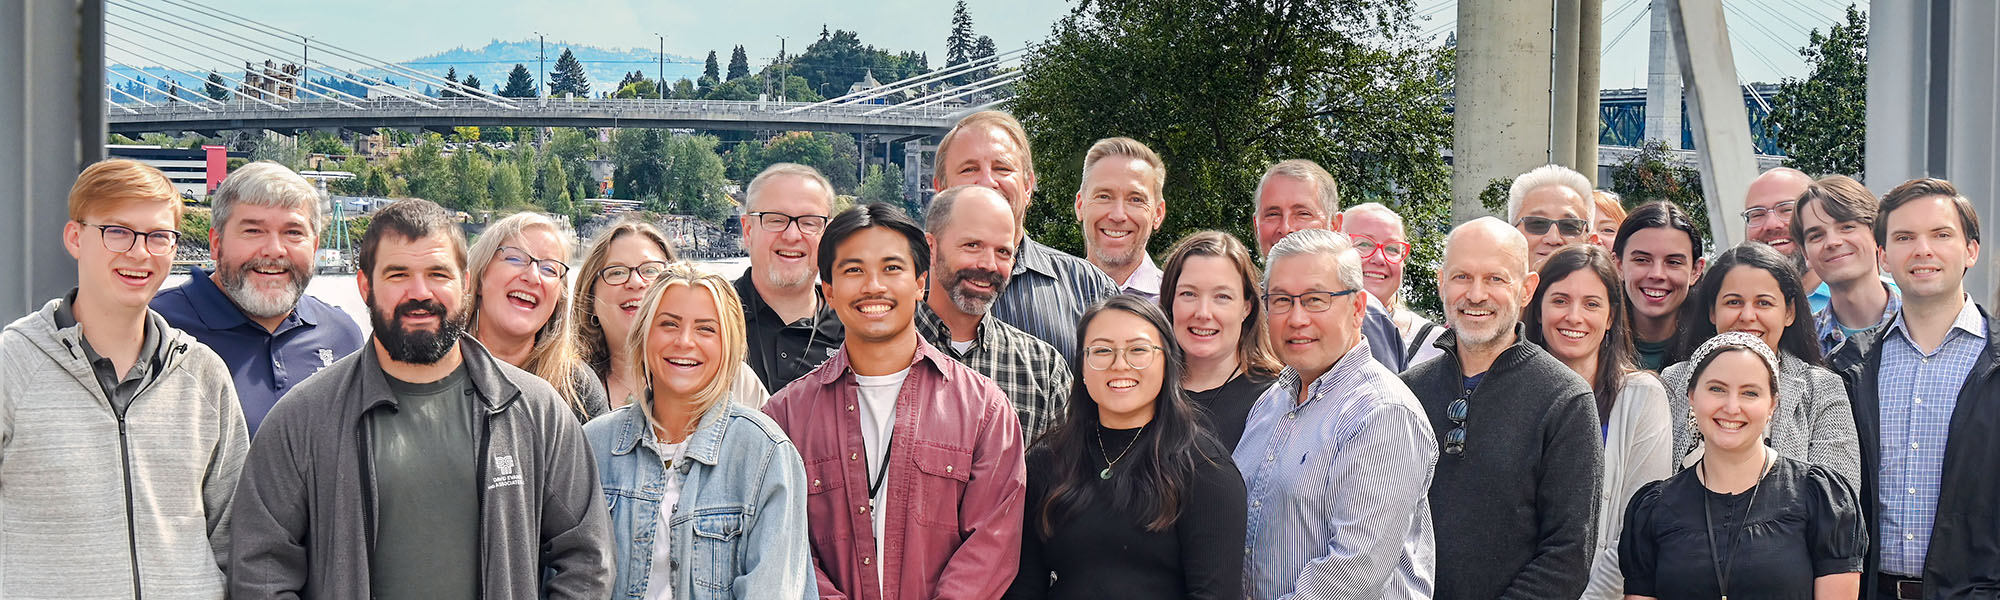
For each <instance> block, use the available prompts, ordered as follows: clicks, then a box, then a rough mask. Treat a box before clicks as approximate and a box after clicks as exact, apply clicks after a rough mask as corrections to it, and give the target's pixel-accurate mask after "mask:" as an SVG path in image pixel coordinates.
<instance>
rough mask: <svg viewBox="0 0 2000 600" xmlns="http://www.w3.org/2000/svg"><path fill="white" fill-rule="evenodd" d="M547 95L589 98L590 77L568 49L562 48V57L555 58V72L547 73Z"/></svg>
mask: <svg viewBox="0 0 2000 600" xmlns="http://www.w3.org/2000/svg"><path fill="white" fill-rule="evenodd" d="M549 95H550V96H557V97H560V96H575V97H582V98H589V97H590V76H589V75H587V74H585V73H584V71H583V63H582V62H580V61H578V60H576V54H574V53H572V52H570V51H569V49H568V48H563V51H562V56H558V57H556V70H555V71H553V72H550V73H549Z"/></svg>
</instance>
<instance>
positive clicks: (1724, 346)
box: [1688, 331, 1778, 391]
mask: <svg viewBox="0 0 2000 600" xmlns="http://www.w3.org/2000/svg"><path fill="white" fill-rule="evenodd" d="M1736 348H1748V349H1749V350H1750V351H1751V352H1753V353H1755V354H1756V355H1757V357H1758V358H1762V359H1764V366H1766V367H1770V368H1771V375H1772V376H1773V377H1775V376H1777V374H1778V355H1777V354H1775V353H1773V352H1771V347H1770V346H1766V345H1764V338H1760V337H1757V336H1754V335H1750V334H1748V333H1743V332H1741V331H1730V332H1725V333H1718V334H1716V335H1715V337H1712V338H1708V341H1706V342H1702V343H1701V347H1699V348H1695V350H1694V358H1692V359H1689V363H1688V364H1691V365H1695V366H1697V367H1699V366H1700V365H1701V362H1702V361H1704V360H1708V357H1709V356H1710V355H1712V354H1715V353H1716V352H1719V351H1724V350H1733V349H1736ZM1773 391H1775V390H1773Z"/></svg>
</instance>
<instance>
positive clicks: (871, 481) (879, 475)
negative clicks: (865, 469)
mask: <svg viewBox="0 0 2000 600" xmlns="http://www.w3.org/2000/svg"><path fill="white" fill-rule="evenodd" d="M895 441H896V434H895V433H893V432H892V433H890V434H889V439H886V440H882V446H883V448H882V464H880V465H876V466H875V474H874V475H872V476H869V478H868V499H869V500H874V499H875V495H876V494H878V493H881V491H882V484H884V483H888V482H889V456H890V454H892V453H894V452H895V451H896V446H895V444H894V443H893V442H895Z"/></svg>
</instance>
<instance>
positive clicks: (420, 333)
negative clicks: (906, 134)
mask: <svg viewBox="0 0 2000 600" xmlns="http://www.w3.org/2000/svg"><path fill="white" fill-rule="evenodd" d="M936 165H937V166H936V175H935V181H934V184H935V186H936V187H937V189H939V190H941V191H940V192H939V193H938V194H937V195H936V197H935V198H934V199H933V200H932V201H931V202H930V204H929V206H928V208H927V209H926V212H925V214H924V215H923V216H922V219H921V221H919V220H918V219H915V218H912V217H911V216H910V215H907V214H905V213H904V212H902V211H901V210H900V209H897V208H894V207H891V206H888V205H880V204H869V205H862V206H856V207H853V208H850V209H847V210H843V211H840V212H838V213H837V214H836V213H835V211H834V210H833V207H834V192H833V188H832V185H831V184H830V183H829V182H828V181H827V180H826V178H824V177H822V176H821V175H820V174H819V173H817V172H816V171H814V170H813V169H811V168H809V167H804V166H800V165H794V164H778V165H773V166H771V167H770V168H768V169H766V170H765V171H763V172H762V173H760V174H759V175H757V176H756V178H755V179H753V180H752V181H750V182H749V184H748V185H747V186H746V187H745V192H744V200H743V202H744V205H743V210H744V211H745V212H744V217H743V237H744V242H745V246H746V247H747V249H748V251H749V262H750V268H749V270H747V271H746V272H744V273H743V274H742V276H741V277H739V278H738V279H736V280H735V281H730V280H727V279H724V278H723V277H721V276H718V275H716V274H713V273H710V272H707V271H704V270H703V269H701V268H699V267H697V266H695V265H693V264H691V263H687V262H683V261H679V260H677V259H676V257H675V252H674V248H673V247H672V245H671V244H670V243H669V240H668V238H667V237H666V236H665V235H663V234H662V233H661V232H660V231H659V230H658V229H656V228H654V227H653V226H651V225H648V224H645V223H643V222H640V221H634V220H626V221H619V222H617V223H614V224H613V225H612V226H610V227H608V228H606V229H605V230H604V231H602V232H600V233H598V234H597V235H596V236H595V237H594V239H592V240H591V241H589V243H588V244H587V245H584V246H583V247H579V244H578V241H577V240H576V239H575V236H574V234H573V232H572V231H571V230H570V229H569V228H568V226H567V225H565V224H564V223H562V222H559V221H556V220H552V219H550V218H547V217H544V216H540V215H535V214H527V213H524V214H517V215H514V216H510V217H507V218H504V219H501V220H499V221H497V222H495V223H492V224H491V225H489V226H487V227H486V228H485V229H484V230H483V231H482V232H481V233H480V234H479V235H478V237H477V239H476V240H475V241H474V242H473V243H471V244H469V245H468V243H467V240H466V237H465V234H464V232H463V230H462V229H461V227H460V225H459V224H458V223H457V222H455V220H454V219H453V218H452V215H451V214H450V213H449V212H447V211H445V210H444V209H442V208H440V207H438V206H437V205H435V204H432V203H430V202H427V201H423V200H404V201H400V202H397V203H395V204H392V205H389V206H387V207H385V208H383V209H381V210H380V211H378V212H376V213H375V214H374V215H373V216H372V218H371V220H370V222H369V224H368V228H367V232H366V234H365V235H364V237H363V240H362V243H361V247H360V252H359V257H358V258H359V267H360V275H359V276H358V278H357V285H358V287H359V291H360V292H361V295H362V297H363V299H364V300H365V303H366V305H367V309H368V315H369V318H370V323H369V324H370V326H371V327H370V330H369V332H368V333H367V334H366V335H364V334H363V331H362V330H361V329H360V328H359V327H358V326H357V325H356V324H355V323H353V322H351V321H350V320H348V318H347V317H346V315H345V314H344V313H342V312H341V311H340V310H339V309H336V308H334V307H331V306H329V305H327V304H326V303H324V302H322V301H320V300H318V299H315V298H313V297H311V296H308V295H305V293H304V291H305V288H306V283H307V282H308V281H309V279H310V278H311V276H312V255H313V250H314V248H315V247H316V246H317V241H318V237H319V236H320V235H321V232H322V229H323V226H324V221H325V217H324V215H323V214H322V213H321V211H320V210H319V209H318V197H317V194H316V193H315V191H314V189H313V188H312V186H310V185H309V184H307V183H306V182H305V180H303V179H301V178H300V177H299V176H298V175H296V174H294V173H292V172H290V171H288V170H286V169H285V168H284V167H282V166H279V165H276V164H272V163H253V164H251V165H248V166H246V167H244V168H242V169H239V170H237V171H236V172H235V173H233V174H231V175H230V176H229V178H228V179H227V180H226V181H225V182H223V184H222V186H221V187H220V188H218V189H217V190H216V194H215V196H214V200H213V207H214V208H213V211H214V214H213V223H214V225H213V229H212V231H211V233H210V234H209V239H208V240H207V243H208V246H209V248H210V250H211V252H212V254H213V255H214V257H215V263H216V267H215V271H214V272H212V273H211V272H206V271H203V270H200V269H195V270H194V271H193V272H192V274H191V276H190V278H189V280H188V281H187V282H186V283H184V284H182V285H180V286H178V287H175V288H172V289H168V290H164V291H161V290H160V287H161V285H162V282H163V280H164V279H165V277H166V276H167V273H168V270H169V268H170V266H171V261H172V257H173V255H174V253H175V251H176V249H177V247H178V246H179V243H180V242H181V240H179V235H180V234H179V233H178V230H177V227H176V225H177V224H178V223H179V222H180V213H181V211H182V210H183V209H182V205H181V202H180V201H179V199H178V198H177V196H176V194H174V192H173V188H172V186H171V184H170V183H169V182H168V181H167V179H166V178H165V177H164V176H163V175H161V174H160V173H159V172H158V171H156V170H153V169H151V168H150V167H146V166H144V165H141V164H139V163H135V162H131V161H123V160H110V161H105V162H102V163H98V164H96V165H92V166H91V167H89V168H87V169H85V170H84V172H83V173H82V174H81V175H80V176H79V177H78V180H77V182H76V185H75V186H74V187H73V188H72V191H71V194H70V198H69V212H70V215H69V216H70V221H69V223H68V224H67V225H66V226H65V229H64V232H63V233H64V242H65V245H66V246H67V247H68V249H69V251H70V253H71V254H72V255H74V256H75V257H76V259H77V272H78V284H77V288H76V289H75V290H73V291H71V292H70V293H69V294H67V295H66V296H65V297H63V298H58V299H55V300H51V301H50V302H49V303H48V304H47V305H46V306H45V307H44V308H43V309H42V310H40V311H38V312H36V313H34V314H30V315H28V316H26V317H23V318H21V319H20V320H18V321H16V322H14V323H13V324H11V325H9V326H7V327H6V329H5V330H4V333H0V593H4V594H5V595H7V596H10V597H16V596H18V597H121V596H130V597H149V598H160V597H189V598H214V597H219V596H225V595H227V596H230V597H245V598H263V597H383V598H443V597H457V598H469V597H561V598H605V597H615V598H635V599H636V598H644V599H655V598H711V597H718V598H727V597H735V598H901V597H938V598H1000V597H1005V598H1024V599H1025V598H1175V597H1180V598H1229V599H1237V598H1257V599H1267V598H1298V599H1304V598H1371V599H1372V598H1450V599H1481V600H1484V599H1492V598H1537V599H1541V598H1662V599H1671V598H1714V597H1729V596H1731V595H1735V596H1737V597H1746V598H1925V599H1938V598H1958V597H1986V596H1985V595H1991V594H1992V593H1993V591H1994V590H1995V589H2000V543H1996V540H2000V529H1996V525H1995V524H1996V523H2000V484H1996V483H1994V482H1995V481H2000V479H1996V478H1992V477H1988V476H1984V475H1985V474H1984V473H1982V472H1981V470H1982V469H1983V467H1985V466H1987V465H1991V464H1995V461H1996V459H2000V439H1996V437H2000V436H1995V435H1994V434H1995V433H1996V432H2000V408H1995V404H1994V401H1993V400H1990V399H1988V398H1987V396H1988V395H1994V394H2000V383H1991V382H1989V379H1990V378H1991V377H1992V376H1993V371H1994V368H1993V367H1994V365H1995V364H1996V359H2000V336H1995V335H1993V333H2000V328H1996V327H1994V326H1993V325H1992V324H1991V323H1990V322H1989V320H1988V319H1989V317H1988V316H1987V314H1986V313H1985V312H1984V310H1983V309H1982V308H1980V306H1979V305H1978V304H1977V303H1975V302H1973V301H1972V300H1971V298H1970V297H1969V296H1968V295H1967V293H1966V292H1965V289H1964V286H1963V279H1964V275H1965V272H1966V270H1967V269H1969V268H1970V267H1971V266H1972V265H1973V264H1974V263H1975V262H1976V260H1977V257H1978V248H1979V241H1978V236H1979V226H1978V217H1977V215H1976V214H1975V212H1974V211H1973V210H1972V207H1971V204H1970V203H1969V202H1968V201H1967V200H1966V199H1965V198H1963V197H1962V196H1960V195H1958V193H1957V191H1956V190H1955V189H1953V188H1952V187H1951V184H1949V183H1948V182H1945V181H1942V180H1935V179H1922V180H1916V181H1911V182H1909V183H1906V184H1904V185H1902V186H1899V187H1897V188H1896V189H1894V190H1892V191H1890V192H1889V193H1888V194H1886V195H1884V196H1882V197H1880V198H1879V199H1878V198H1877V197H1876V196H1874V195H1873V194H1871V193H1870V192H1869V191H1868V190H1867V189H1866V188H1865V187H1862V186H1861V185H1860V184H1858V183H1856V182H1854V181H1853V180H1851V179H1848V178H1845V177H1839V176H1832V177H1825V178H1821V179H1817V180H1815V179H1812V178H1809V177H1807V176H1805V175H1804V174H1803V173H1799V172H1797V171H1793V170H1789V169H1777V170H1773V171H1770V172H1767V173H1765V174H1764V175H1763V176H1761V177H1760V178H1759V179H1758V180H1757V182H1756V184H1755V185H1753V186H1752V187H1751V192H1750V197H1749V198H1747V201H1746V205H1747V206H1748V207H1749V208H1748V210H1746V211H1745V212H1744V213H1743V214H1742V215H1741V217H1742V218H1743V219H1745V222H1746V224H1747V225H1748V228H1749V230H1750V232H1751V237H1752V238H1753V241H1749V242H1745V243H1744V244H1742V245H1739V246H1735V247H1731V248H1723V249H1719V252H1715V253H1714V254H1713V256H1712V257H1710V256H1709V253H1708V248H1707V246H1708V243H1707V241H1706V238H1705V236H1704V234H1703V232H1702V231H1700V230H1698V229H1696V228H1695V226H1694V225H1693V223H1692V221H1691V220H1690V219H1689V218H1688V215H1687V214H1685V213H1684V212H1682V210H1681V209H1680V208H1678V207H1676V206H1675V205H1672V204H1667V203H1659V202H1655V203H1649V204H1644V205H1641V206H1637V207H1635V208H1633V209H1632V210H1631V211H1630V213H1629V214H1627V213H1626V212H1625V206H1624V205H1623V203H1622V202H1621V201H1620V199H1618V198H1616V197H1615V196H1613V195H1611V194H1609V193H1608V192H1603V191H1596V190H1592V189H1591V184H1590V181H1589V179H1588V178H1586V177H1584V176H1583V175H1581V174H1578V173H1575V172H1573V171H1570V170H1568V169H1565V168H1562V167H1560V166H1554V165H1551V166H1546V167H1542V168H1539V169H1536V170H1534V171H1531V172H1529V173H1526V174H1523V175H1522V176H1521V177H1519V178H1516V179H1515V181H1514V183H1513V187H1512V189H1511V190H1510V194H1509V204H1508V208H1507V214H1506V215H1505V217H1506V218H1505V220H1502V219H1498V218H1492V217H1487V218H1481V219H1476V220H1473V221H1470V222H1467V223H1464V224H1462V225H1459V226H1458V227H1456V228H1455V229H1453V230H1452V231H1451V232H1450V234H1449V237H1448V238H1447V239H1446V242H1445V252H1444V256H1443V259H1442V262H1441V264H1440V265H1438V269H1437V272H1438V281H1437V289H1438V290H1439V294H1440V298H1439V300H1440V304H1441V305H1442V307H1443V314H1442V315H1441V320H1442V321H1443V322H1442V323H1437V322H1433V321H1431V320H1430V319H1427V318H1425V317H1424V316H1423V315H1420V314H1418V313H1417V312H1415V311H1413V310H1412V309H1411V308H1410V306H1409V305H1410V304H1411V303H1410V302H1409V301H1408V300H1409V299H1408V298H1407V297H1406V291H1405V290H1406V289H1407V287H1406V286H1405V285H1404V281H1403V279H1404V266H1405V263H1406V262H1407V261H1408V260H1410V257H1411V245H1410V238H1409V232H1408V231H1406V229H1405V227H1404V224H1403V221H1402V217H1401V216H1400V215H1398V214H1397V213H1396V212H1395V211H1394V210H1392V209H1391V208H1389V207H1386V206H1383V205H1381V204H1377V203H1361V204H1356V205H1353V206H1350V207H1347V208H1346V209H1345V210H1341V209H1340V205H1341V202H1340V198H1339V193H1338V189H1337V186H1336V184H1335V182H1334V179H1333V177H1332V176H1331V175H1329V174H1328V173H1327V171H1326V170H1325V169H1323V168H1321V167H1320V166H1319V165H1317V164H1314V163H1312V162H1310V161H1305V160H1287V161H1283V162H1279V163H1277V164H1275V165H1272V166H1271V167H1270V168H1269V169H1268V170H1267V171H1266V173H1265V174H1264V176H1263V178H1262V179H1261V180H1260V182H1259V184H1258V186H1257V188H1256V189H1255V190H1246V192H1249V193H1251V194H1252V198H1253V200H1252V201H1253V202H1254V206H1255V209H1254V211H1253V212H1252V213H1251V219H1252V221H1251V223H1250V225H1251V229H1253V230H1254V231H1255V234H1256V235H1255V238H1256V239H1255V240H1254V241H1255V247H1254V254H1253V250H1252V247H1251V246H1250V245H1249V244H1246V243H1245V242H1244V241H1242V240H1239V239H1237V238H1236V237H1234V236H1232V235H1230V234H1228V233H1225V232H1221V231H1201V232H1196V233H1193V234H1190V235H1188V236H1186V237H1185V238H1183V239H1181V240H1178V241H1177V242H1176V243H1174V244H1172V245H1171V249H1170V250H1169V251H1168V252H1167V253H1166V254H1165V255H1164V259H1163V260H1162V261H1161V262H1160V263H1158V264H1156V263H1155V262H1154V261H1153V258H1152V256H1151V255H1150V254H1149V253H1148V251H1147V247H1148V244H1149V242H1150V241H1151V239H1150V238H1151V236H1152V234H1153V233H1154V232H1155V231H1156V230H1158V228H1159V226H1160V224H1161V223H1162V221H1163V220H1164V219H1165V217H1166V214H1167V211H1168V210H1169V202H1168V201H1167V194H1166V192H1165V190H1163V188H1164V187H1165V185H1164V184H1165V181H1166V165H1165V164H1164V162H1163V161H1162V159H1161V157H1160V156H1159V155H1157V154H1156V153H1155V152H1153V151H1152V150H1151V149H1149V148H1147V147H1146V146H1145V145H1144V144H1142V143H1140V142H1138V141H1136V140H1132V139H1128V138H1109V139H1105V140H1101V141H1099V142H1098V143H1097V144H1096V145H1094V146H1093V147H1092V148H1091V149H1090V150H1089V152H1088V153H1087V155H1086V156H1085V157H1084V162H1083V181H1082V184H1081V185H1080V186H1079V189H1078V190H1077V192H1076V195H1075V215H1076V218H1077V221H1078V224H1079V225H1080V227H1081V230H1082V233H1083V237H1084V241H1085V248H1086V253H1085V256H1083V257H1075V256H1071V255H1068V254H1065V253H1063V252H1060V251H1057V250H1054V249H1052V248H1049V247H1047V246H1044V245H1042V244H1039V243H1037V242H1035V241H1034V240H1033V239H1031V238H1029V237H1028V236H1027V235H1026V229H1027V228H1026V227H1025V224H1024V223H1023V217H1024V215H1025V213H1026V211H1027V208H1028V206H1029V204H1030V202H1031V199H1032V193H1033V192H1034V191H1035V189H1036V179H1035V172H1034V161H1033V157H1032V153H1031V150H1030V145H1029V141H1028V136H1027V134H1026V132H1025V131H1024V130H1023V128H1022V126H1021V124H1020V123H1019V122H1018V121H1016V120H1015V119H1014V118H1013V117H1011V116H1009V115H1007V114H1005V113H1002V112H997V111H987V112H980V113H976V114H973V115H971V116H968V117H967V118H965V119H964V120H963V121H961V122H960V123H959V124H958V125H957V126H956V127H955V128H953V129H952V130H951V131H950V132H949V133H948V134H946V135H945V136H944V138H943V139H942V140H941V141H940V143H939V145H938V150H937V160H936ZM468 246H469V247H468ZM576 257H580V259H578V260H572V259H573V258H576ZM1260 263H1261V266H1260ZM572 264H574V265H575V268H574V269H572V266H571V265H572ZM1885 273H1886V275H1885ZM1592 424H1596V425H1597V426H1598V436H1596V437H1592V436H1590V435H1589V434H1590V431H1589V430H1590V425H1592ZM1293 456H1297V457H1298V458H1296V459H1294V458H1292V457H1293ZM1238 548H1241V550H1240V552H1239V550H1238Z"/></svg>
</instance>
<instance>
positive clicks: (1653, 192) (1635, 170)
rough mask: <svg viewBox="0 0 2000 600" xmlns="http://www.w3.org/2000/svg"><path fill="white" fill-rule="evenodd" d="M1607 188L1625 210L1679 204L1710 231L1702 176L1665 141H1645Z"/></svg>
mask: <svg viewBox="0 0 2000 600" xmlns="http://www.w3.org/2000/svg"><path fill="white" fill-rule="evenodd" d="M1610 188H1611V191H1614V192H1618V196H1619V197H1620V198H1623V199H1624V201H1625V206H1626V207H1627V208H1631V207H1636V206H1639V205H1641V204H1645V203H1647V202H1652V201H1655V200H1665V201H1668V202H1672V203H1674V204H1678V205H1680V207H1681V209H1682V210H1685V211H1687V214H1688V219H1689V220H1692V221H1694V227H1695V231H1700V232H1703V233H1706V232H1708V231H1711V230H1710V229H1709V215H1708V203H1707V202H1706V201H1705V200H1703V199H1702V196H1701V173H1699V172H1697V171H1695V170H1694V169H1693V168H1690V167H1689V166H1687V165H1685V164H1682V163H1681V162H1680V161H1679V159H1678V157H1677V156H1676V155H1675V154H1674V153H1673V152H1672V151H1670V150H1668V149H1667V146H1666V144H1665V143H1664V142H1661V141H1659V140H1646V142H1645V143H1644V144H1642V145H1640V146H1639V153H1638V154H1636V155H1634V156H1633V157H1632V159H1631V160H1628V161H1625V164H1622V165H1618V166H1616V167H1612V168H1611V185H1610ZM1502 198H1503V200H1502V202H1505V200H1504V198H1505V196H1502ZM1503 206H1504V204H1503ZM1697 250H1702V249H1700V248H1697Z"/></svg>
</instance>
